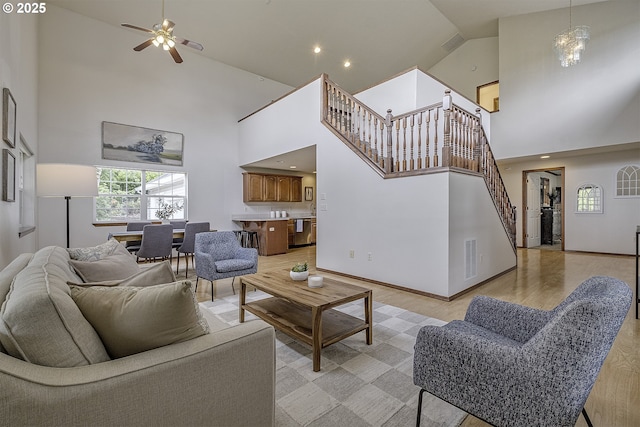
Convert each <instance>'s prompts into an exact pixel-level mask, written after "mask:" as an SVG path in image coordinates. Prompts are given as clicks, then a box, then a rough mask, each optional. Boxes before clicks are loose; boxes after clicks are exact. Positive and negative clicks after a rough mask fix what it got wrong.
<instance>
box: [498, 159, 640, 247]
mask: <svg viewBox="0 0 640 427" xmlns="http://www.w3.org/2000/svg"><path fill="white" fill-rule="evenodd" d="M626 165H635V166H638V167H640V151H639V150H637V149H632V150H625V151H614V152H609V153H601V154H591V155H584V156H575V157H567V158H558V159H553V158H551V159H546V160H542V159H540V160H530V161H524V162H517V163H511V162H503V163H501V164H500V171H501V174H502V177H503V179H504V182H505V185H506V187H507V191H508V193H509V196H510V198H511V202H512V203H513V204H514V205H515V206H516V208H517V211H518V220H517V230H518V236H517V241H518V245H520V246H521V245H522V215H523V212H524V210H523V207H522V171H523V170H539V169H552V168H557V167H565V187H564V188H563V194H562V198H563V199H564V210H565V250H570V251H586V252H604V253H613V254H630V255H631V254H635V248H634V244H635V240H634V239H635V230H636V227H637V226H638V225H640V197H628V198H619V197H616V196H615V180H616V173H617V172H618V170H619V169H620V168H622V167H623V166H626ZM587 183H592V184H597V185H599V186H601V188H602V189H603V191H604V212H603V213H602V214H583V213H580V214H579V213H576V193H577V189H578V187H579V186H580V185H582V184H587Z"/></svg>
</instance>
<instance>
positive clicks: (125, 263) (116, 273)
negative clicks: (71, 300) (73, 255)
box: [69, 253, 140, 282]
mask: <svg viewBox="0 0 640 427" xmlns="http://www.w3.org/2000/svg"><path fill="white" fill-rule="evenodd" d="M69 264H70V265H71V267H73V269H74V270H75V271H76V273H77V274H78V276H80V278H81V279H82V281H83V282H99V281H102V280H117V279H126V278H127V277H130V276H133V275H134V274H137V273H139V272H140V268H139V267H138V263H137V262H136V260H135V258H134V257H133V256H132V255H130V254H129V253H126V254H115V255H109V256H107V257H105V258H102V259H101V260H99V261H77V260H73V259H72V260H69Z"/></svg>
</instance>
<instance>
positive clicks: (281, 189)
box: [278, 176, 291, 202]
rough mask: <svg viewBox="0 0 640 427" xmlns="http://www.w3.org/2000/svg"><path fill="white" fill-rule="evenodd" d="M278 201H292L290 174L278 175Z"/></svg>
mask: <svg viewBox="0 0 640 427" xmlns="http://www.w3.org/2000/svg"><path fill="white" fill-rule="evenodd" d="M278 201H279V202H290V201H291V177H290V176H279V177H278Z"/></svg>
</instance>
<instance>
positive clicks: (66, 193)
mask: <svg viewBox="0 0 640 427" xmlns="http://www.w3.org/2000/svg"><path fill="white" fill-rule="evenodd" d="M36 171H37V172H36V177H37V179H36V183H37V184H36V185H37V195H38V197H64V198H65V199H66V201H67V248H68V247H69V202H70V200H71V198H72V197H94V196H97V195H98V180H97V178H96V168H95V167H93V166H83V165H69V164H62V163H40V164H38V165H37V166H36Z"/></svg>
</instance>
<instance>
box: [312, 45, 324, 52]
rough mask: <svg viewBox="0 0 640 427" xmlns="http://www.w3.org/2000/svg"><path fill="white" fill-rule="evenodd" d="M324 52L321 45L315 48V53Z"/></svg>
mask: <svg viewBox="0 0 640 427" xmlns="http://www.w3.org/2000/svg"><path fill="white" fill-rule="evenodd" d="M320 52H322V49H321V48H320V46H316V47H314V48H313V53H320Z"/></svg>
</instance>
